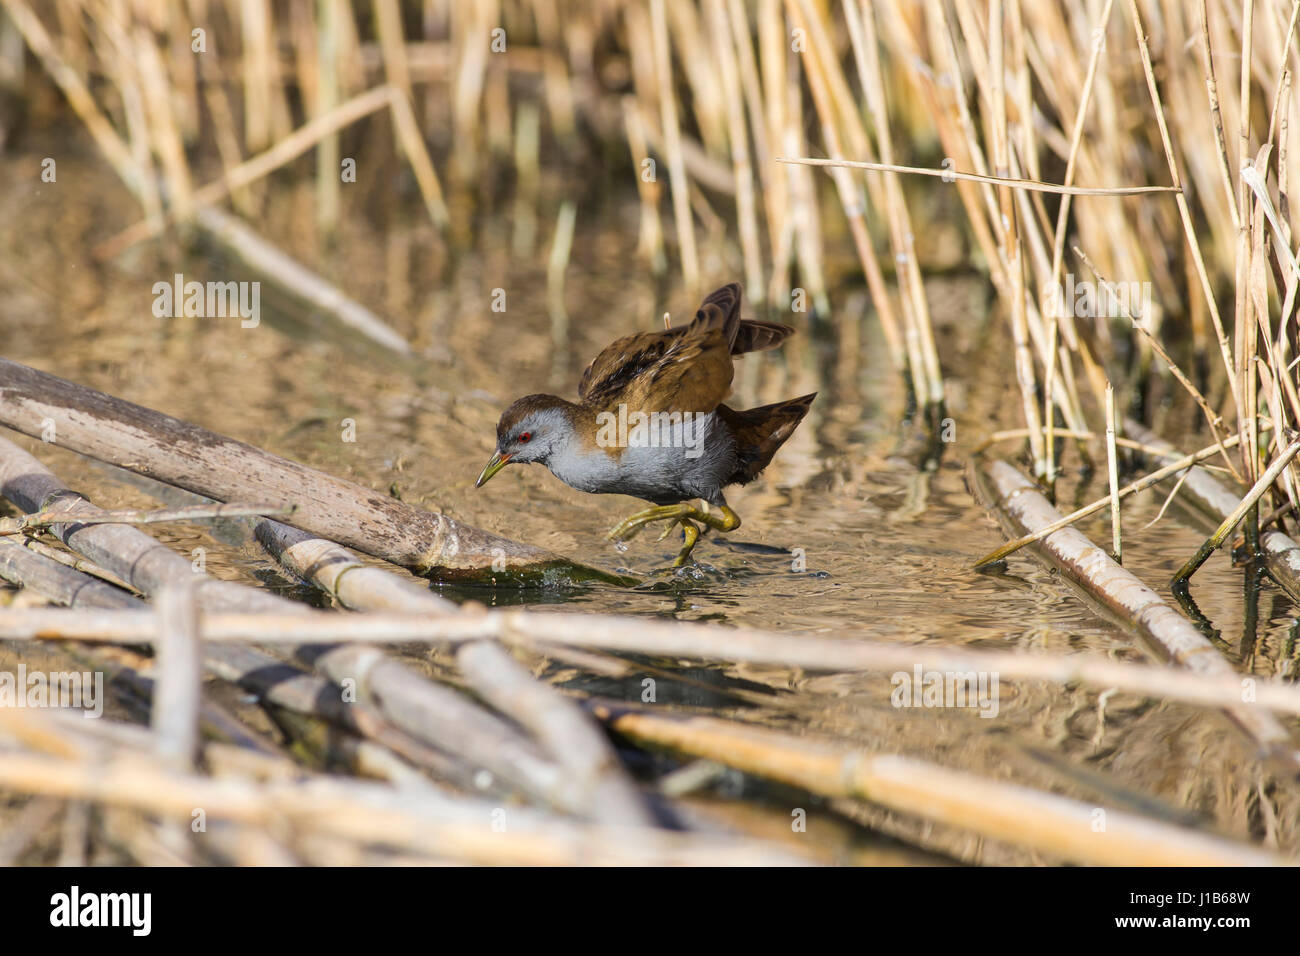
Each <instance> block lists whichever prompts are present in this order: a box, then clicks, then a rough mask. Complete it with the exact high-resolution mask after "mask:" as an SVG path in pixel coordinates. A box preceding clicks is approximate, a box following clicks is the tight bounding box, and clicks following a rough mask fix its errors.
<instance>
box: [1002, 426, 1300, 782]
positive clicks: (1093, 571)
mask: <svg viewBox="0 0 1300 956" xmlns="http://www.w3.org/2000/svg"><path fill="white" fill-rule="evenodd" d="M1298 447H1300V445H1298ZM978 477H979V478H980V479H981V480H984V481H987V482H988V485H987V488H986V491H985V493H986V495H987V496H988V499H989V501H990V503H991V504H992V506H994V507H995V508H996V509H997V510H998V511H999V513H1001V514H1005V515H1006V516H1007V518H1008V519H1009V520H1010V522H1011V523H1012V524H1013V525H1014V526H1016V527H1018V528H1021V529H1023V530H1025V531H1034V530H1036V529H1041V528H1044V527H1048V526H1050V525H1052V524H1055V523H1056V522H1057V521H1058V520H1059V515H1060V512H1058V511H1057V510H1056V509H1055V508H1053V507H1052V506H1051V504H1050V503H1048V501H1047V499H1046V498H1044V497H1043V496H1042V495H1041V494H1040V493H1039V492H1038V490H1037V488H1036V486H1035V485H1034V484H1033V482H1031V481H1029V480H1028V479H1027V478H1025V477H1024V476H1023V475H1021V474H1020V472H1018V471H1016V469H1015V468H1013V467H1011V466H1010V465H1008V464H1006V463H1005V462H1002V461H995V462H993V463H992V464H991V465H990V466H989V467H988V468H987V469H986V470H982V472H981V473H978ZM1042 552H1043V555H1044V557H1045V559H1046V560H1047V561H1048V562H1049V563H1050V564H1051V565H1053V566H1054V567H1056V568H1058V569H1059V570H1060V571H1061V573H1062V574H1064V575H1065V576H1066V578H1067V580H1070V581H1071V582H1073V583H1074V584H1076V585H1078V586H1079V587H1080V588H1081V589H1082V590H1083V591H1084V593H1086V594H1087V595H1088V596H1089V597H1090V598H1091V599H1092V600H1093V601H1095V602H1096V603H1097V604H1098V605H1099V606H1101V607H1102V608H1104V609H1105V610H1106V611H1107V612H1108V613H1110V614H1113V615H1115V616H1117V618H1118V619H1119V621H1120V623H1121V624H1122V625H1123V626H1124V627H1125V628H1126V629H1128V630H1130V631H1131V632H1133V633H1135V634H1136V635H1138V636H1139V637H1141V638H1142V640H1143V641H1145V642H1146V643H1147V644H1148V645H1149V646H1150V647H1151V648H1152V649H1153V650H1154V651H1155V652H1156V653H1158V654H1159V655H1161V656H1162V657H1165V658H1167V659H1168V660H1170V661H1171V662H1173V663H1175V664H1176V665H1178V666H1179V667H1185V668H1188V669H1190V670H1193V671H1197V672H1199V673H1202V674H1211V675H1216V676H1218V675H1227V674H1234V675H1235V674H1236V671H1235V670H1234V668H1233V667H1232V665H1231V664H1229V663H1228V661H1227V660H1226V659H1225V658H1224V657H1223V656H1222V655H1221V654H1220V653H1219V651H1218V649H1217V648H1216V647H1215V646H1214V645H1213V644H1211V643H1210V641H1209V640H1208V639H1207V638H1206V637H1205V636H1204V635H1203V634H1202V633H1201V632H1200V631H1198V630H1197V629H1196V628H1195V627H1194V626H1193V625H1192V624H1191V623H1190V622H1189V621H1188V620H1187V619H1186V618H1184V617H1183V616H1181V615H1180V614H1179V613H1178V612H1177V611H1175V610H1174V609H1173V608H1172V607H1170V606H1169V605H1168V604H1166V603H1165V601H1164V600H1163V599H1162V598H1161V597H1160V596H1159V595H1157V594H1156V593H1155V592H1154V591H1152V590H1151V589H1150V588H1149V587H1147V586H1146V585H1145V584H1143V583H1142V582H1141V581H1139V580H1138V579H1137V578H1136V577H1134V576H1133V574H1132V573H1130V572H1128V571H1126V570H1124V569H1123V568H1122V567H1120V566H1119V565H1118V564H1116V563H1115V562H1114V561H1113V560H1111V559H1110V558H1109V557H1108V556H1107V555H1106V553H1105V552H1104V551H1102V550H1101V549H1100V548H1098V547H1096V546H1095V545H1093V544H1092V543H1091V542H1090V541H1089V540H1088V539H1087V538H1086V537H1084V536H1083V535H1082V534H1081V533H1080V532H1079V531H1077V530H1075V529H1074V528H1062V529H1060V530H1058V531H1055V532H1053V533H1052V534H1051V535H1049V536H1047V537H1046V538H1044V539H1043V544H1042ZM1225 713H1226V714H1227V715H1228V716H1229V717H1230V718H1231V719H1232V721H1233V723H1235V724H1236V725H1237V726H1238V727H1240V728H1241V729H1242V730H1243V731H1244V732H1245V734H1246V735H1247V736H1248V737H1249V738H1250V739H1251V741H1252V742H1253V743H1254V744H1255V746H1256V747H1258V748H1259V754H1260V756H1261V757H1264V758H1266V759H1267V760H1269V761H1270V762H1275V763H1276V764H1277V765H1278V766H1279V767H1281V768H1285V769H1284V772H1295V770H1296V769H1297V768H1300V751H1298V750H1297V749H1296V748H1295V745H1294V743H1293V741H1292V740H1291V735H1290V734H1289V733H1288V731H1287V730H1286V728H1285V727H1284V726H1283V725H1282V724H1281V723H1280V722H1278V721H1277V720H1276V719H1275V718H1274V717H1273V716H1272V715H1270V714H1266V713H1263V712H1261V711H1260V710H1259V709H1258V708H1256V707H1253V706H1250V705H1248V704H1245V703H1241V704H1237V705H1234V706H1232V707H1229V708H1227V709H1226V710H1225Z"/></svg>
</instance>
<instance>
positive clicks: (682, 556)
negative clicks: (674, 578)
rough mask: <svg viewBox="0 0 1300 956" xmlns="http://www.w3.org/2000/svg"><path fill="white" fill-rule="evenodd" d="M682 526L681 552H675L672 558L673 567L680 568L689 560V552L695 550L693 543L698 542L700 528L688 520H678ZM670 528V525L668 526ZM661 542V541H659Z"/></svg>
mask: <svg viewBox="0 0 1300 956" xmlns="http://www.w3.org/2000/svg"><path fill="white" fill-rule="evenodd" d="M678 521H679V523H680V524H681V526H682V538H683V539H684V540H683V543H682V550H680V551H678V552H677V557H675V558H673V567H675V568H680V567H681V566H682V565H683V564H685V563H686V562H687V560H689V559H690V556H691V551H692V550H694V548H695V542H696V541H699V540H700V526H699V525H697V524H696V523H695V522H694V521H692V520H691V519H690V518H679V519H678ZM668 527H669V528H672V525H669V526H668ZM661 540H662V539H661Z"/></svg>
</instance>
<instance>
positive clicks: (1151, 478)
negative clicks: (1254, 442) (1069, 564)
mask: <svg viewBox="0 0 1300 956" xmlns="http://www.w3.org/2000/svg"><path fill="white" fill-rule="evenodd" d="M1236 443H1237V436H1236V435H1233V436H1232V437H1230V438H1227V439H1225V440H1224V441H1223V443H1222V444H1221V445H1218V444H1216V445H1211V446H1209V447H1208V448H1202V449H1201V450H1200V451H1198V452H1196V453H1195V454H1191V455H1187V456H1185V457H1184V458H1181V459H1179V460H1178V461H1175V462H1173V463H1171V464H1168V465H1166V466H1165V467H1163V468H1160V469H1157V470H1156V471H1153V472H1152V473H1151V474H1149V475H1146V476H1145V477H1143V478H1139V479H1138V480H1137V481H1134V482H1132V483H1131V484H1127V485H1125V486H1124V487H1123V488H1121V489H1120V490H1119V491H1118V492H1117V493H1116V497H1118V498H1125V497H1127V496H1129V495H1132V494H1136V493H1137V492H1139V491H1143V490H1145V489H1147V488H1150V487H1151V486H1152V485H1154V484H1157V483H1159V482H1161V481H1164V480H1165V479H1166V478H1168V477H1169V476H1170V475H1173V474H1177V473H1178V472H1180V471H1182V470H1184V469H1185V468H1187V467H1188V466H1190V465H1194V464H1196V462H1198V461H1204V460H1205V459H1206V458H1210V457H1212V456H1214V455H1215V454H1217V453H1218V452H1219V451H1220V449H1221V448H1224V447H1230V446H1232V445H1235V444H1236ZM1110 503H1111V496H1110V495H1107V496H1106V497H1104V498H1098V499H1097V500H1096V501H1094V502H1093V503H1092V504H1090V505H1085V506H1084V507H1082V508H1080V509H1078V510H1077V511H1073V512H1071V513H1070V514H1068V515H1065V516H1064V517H1062V518H1059V519H1057V520H1055V521H1052V522H1051V523H1049V524H1046V525H1044V526H1042V527H1041V528H1038V529H1037V530H1035V531H1032V532H1030V533H1029V534H1025V535H1022V536H1021V537H1019V538H1017V539H1016V540H1014V541H1011V542H1009V543H1007V544H1004V545H1003V546H1002V547H1000V548H997V549H996V550H994V551H991V552H989V553H988V554H986V555H984V557H982V558H980V559H979V560H978V561H976V562H975V564H974V565H973V567H974V568H976V569H979V568H982V567H985V566H986V565H989V564H992V563H993V562H994V561H1001V560H1002V559H1003V558H1005V557H1007V556H1008V555H1010V554H1013V553H1014V552H1016V551H1019V550H1020V549H1021V548H1023V547H1024V546H1025V545H1028V544H1033V543H1034V542H1035V541H1041V540H1042V539H1043V538H1045V537H1047V536H1048V535H1049V534H1051V533H1052V532H1053V531H1057V530H1059V529H1061V528H1065V527H1068V526H1069V525H1072V524H1074V523H1075V522H1076V521H1078V520H1079V519H1080V518H1086V517H1088V515H1091V514H1096V513H1097V512H1098V511H1101V510H1102V509H1103V508H1106V507H1109V506H1110Z"/></svg>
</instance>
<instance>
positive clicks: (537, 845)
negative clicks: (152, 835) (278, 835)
mask: <svg viewBox="0 0 1300 956" xmlns="http://www.w3.org/2000/svg"><path fill="white" fill-rule="evenodd" d="M49 717H50V715H48V714H36V713H35V712H33V711H26V710H19V709H16V708H0V730H3V729H7V728H9V727H11V726H12V722H13V721H15V720H19V719H22V720H30V721H33V722H34V721H38V720H39V721H40V722H41V723H42V724H44V723H47V722H49V721H48V718H49ZM0 789H5V790H13V791H18V792H20V793H32V794H40V795H43V796H48V797H59V798H62V799H79V800H88V801H92V802H97V803H106V804H109V805H111V806H124V807H134V808H137V809H140V810H144V811H147V812H149V813H152V814H157V815H160V816H164V817H169V818H177V819H180V820H184V821H187V822H188V821H189V820H190V819H191V814H192V812H193V809H194V808H195V807H202V808H203V810H204V812H205V814H206V816H207V818H208V820H209V821H212V820H226V821H231V822H235V823H243V824H247V825H250V826H255V827H257V828H259V829H261V830H263V831H265V832H284V833H291V834H296V835H299V838H301V836H302V835H309V834H316V833H320V834H324V835H328V836H334V837H339V838H343V839H346V840H349V841H355V842H358V843H363V844H374V845H379V846H384V847H391V848H401V849H403V850H405V851H408V852H410V853H416V854H424V855H429V856H434V857H437V858H442V859H455V860H461V861H465V862H471V863H481V864H505V865H550V866H559V865H588V866H591V865H643V866H645V865H657V866H668V865H714V866H727V865H777V864H784V865H789V864H798V863H801V862H804V861H803V860H801V859H800V858H799V857H796V856H792V855H791V854H790V853H789V852H788V851H783V850H779V849H776V848H774V847H772V846H770V845H768V844H765V843H760V842H758V841H755V840H751V839H744V840H741V839H737V838H734V837H727V836H711V835H708V834H700V833H690V834H684V833H674V832H672V831H667V830H661V829H650V828H643V827H610V826H602V825H590V824H583V823H579V822H574V821H568V820H563V819H556V818H555V817H553V816H549V815H544V814H541V813H538V812H536V811H532V810H529V809H527V808H521V807H513V806H510V807H502V806H499V805H496V804H494V803H491V802H488V801H485V800H473V799H465V798H456V799H452V798H449V797H444V796H441V795H438V794H436V793H432V792H430V791H429V790H427V789H414V790H412V789H404V790H398V789H394V788H393V787H390V786H388V785H385V784H376V783H370V782H366V781H358V780H348V779H342V778H338V777H325V776H323V775H304V776H302V777H300V778H299V779H291V780H280V779H270V780H265V781H258V780H253V779H248V778H234V777H226V778H223V779H212V778H209V777H202V776H198V775H196V774H192V773H181V772H177V771H173V770H168V769H166V768H164V767H162V766H160V765H158V764H157V762H156V761H151V760H149V758H147V757H146V756H144V755H141V754H135V753H117V752H113V751H109V752H106V753H100V754H98V755H95V756H93V757H91V758H88V759H84V760H81V759H76V758H68V757H59V756H49V755H45V754H32V753H27V752H22V751H17V752H14V751H11V752H9V753H6V755H5V759H4V760H3V761H0ZM200 839H201V838H200Z"/></svg>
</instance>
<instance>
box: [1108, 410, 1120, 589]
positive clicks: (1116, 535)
mask: <svg viewBox="0 0 1300 956" xmlns="http://www.w3.org/2000/svg"><path fill="white" fill-rule="evenodd" d="M1106 475H1107V478H1108V479H1109V481H1110V550H1111V555H1112V556H1113V557H1114V558H1115V562H1116V563H1117V564H1123V563H1124V546H1123V540H1122V535H1121V533H1120V512H1119V455H1118V454H1116V451H1115V389H1114V388H1112V387H1111V386H1110V385H1107V386H1106Z"/></svg>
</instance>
